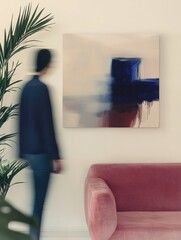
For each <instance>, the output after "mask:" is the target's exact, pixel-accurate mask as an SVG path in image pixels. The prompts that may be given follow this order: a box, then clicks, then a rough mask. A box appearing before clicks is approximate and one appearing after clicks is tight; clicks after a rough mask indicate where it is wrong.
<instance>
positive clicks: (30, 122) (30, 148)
mask: <svg viewBox="0 0 181 240" xmlns="http://www.w3.org/2000/svg"><path fill="white" fill-rule="evenodd" d="M51 59H52V53H51V52H50V50H48V49H41V50H38V52H37V54H36V59H35V71H36V74H35V75H34V76H33V77H32V79H31V80H30V81H28V82H27V83H26V84H25V86H24V87H23V89H22V92H21V96H20V114H19V152H20V153H19V155H20V158H22V159H25V160H27V161H28V162H29V165H30V167H31V169H32V172H33V182H34V205H33V216H34V217H35V218H36V219H37V221H38V226H39V228H38V230H35V229H32V228H31V229H30V235H32V236H34V237H35V239H36V240H39V239H40V232H41V220H42V213H43V206H44V203H45V199H46V194H47V189H48V185H49V180H50V174H51V172H54V173H57V174H58V173H60V172H61V170H62V164H61V161H60V159H61V157H60V153H59V149H58V146H57V142H56V137H55V129H54V123H53V115H52V107H51V101H50V96H49V91H48V87H47V85H46V84H45V83H43V82H42V78H43V77H44V75H45V74H46V73H47V71H48V70H49V67H50V64H51Z"/></svg>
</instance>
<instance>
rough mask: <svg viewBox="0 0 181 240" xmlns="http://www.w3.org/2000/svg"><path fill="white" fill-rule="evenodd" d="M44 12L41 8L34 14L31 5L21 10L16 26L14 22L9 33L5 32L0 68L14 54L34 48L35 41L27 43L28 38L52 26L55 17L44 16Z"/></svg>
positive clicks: (0, 49) (1, 48)
mask: <svg viewBox="0 0 181 240" xmlns="http://www.w3.org/2000/svg"><path fill="white" fill-rule="evenodd" d="M43 12H44V9H42V10H40V11H39V6H37V7H36V8H35V10H34V11H33V12H32V5H31V4H29V5H28V6H27V7H25V8H24V9H23V10H21V9H20V11H19V15H18V19H17V21H16V24H15V26H13V20H12V21H11V24H10V28H9V31H8V32H6V30H5V32H4V47H2V45H0V64H1V65H0V67H2V66H3V64H4V63H5V62H7V61H8V60H9V59H10V58H11V57H12V56H13V55H14V54H16V53H18V52H20V51H22V50H25V49H27V48H30V47H32V43H33V42H34V40H29V41H25V40H26V39H27V38H29V37H30V36H32V35H34V34H35V33H37V32H39V31H41V30H43V29H47V28H48V27H50V26H51V25H52V23H51V21H52V19H53V16H52V15H51V14H47V15H45V16H42V14H43Z"/></svg>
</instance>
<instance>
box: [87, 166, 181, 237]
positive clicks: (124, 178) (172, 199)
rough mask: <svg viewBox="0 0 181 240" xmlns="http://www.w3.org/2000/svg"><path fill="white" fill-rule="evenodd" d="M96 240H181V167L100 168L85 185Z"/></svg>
mask: <svg viewBox="0 0 181 240" xmlns="http://www.w3.org/2000/svg"><path fill="white" fill-rule="evenodd" d="M85 214H86V221H87V225H88V229H89V232H90V236H91V239H92V240H181V164H95V165H92V166H91V167H90V169H89V172H88V175H87V178H86V181H85Z"/></svg>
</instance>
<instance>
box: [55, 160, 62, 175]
mask: <svg viewBox="0 0 181 240" xmlns="http://www.w3.org/2000/svg"><path fill="white" fill-rule="evenodd" d="M53 172H54V173H56V174H59V173H61V172H62V161H61V160H59V159H58V160H53Z"/></svg>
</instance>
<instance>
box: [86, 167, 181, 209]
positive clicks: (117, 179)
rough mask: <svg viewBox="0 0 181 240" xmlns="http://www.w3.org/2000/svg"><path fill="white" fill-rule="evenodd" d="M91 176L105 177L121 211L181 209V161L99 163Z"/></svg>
mask: <svg viewBox="0 0 181 240" xmlns="http://www.w3.org/2000/svg"><path fill="white" fill-rule="evenodd" d="M88 177H96V178H102V179H104V180H105V182H106V183H107V184H108V186H109V187H110V189H111V190H112V192H113V194H114V196H115V200H116V206H117V211H178V210H179V211H181V164H179V163H175V164H167V163H165V164H158V163H156V164H155V163H153V164H142V163H140V164H95V165H92V166H91V167H90V169H89V172H88Z"/></svg>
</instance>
